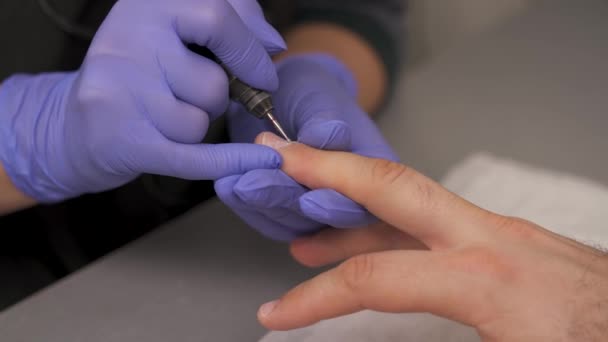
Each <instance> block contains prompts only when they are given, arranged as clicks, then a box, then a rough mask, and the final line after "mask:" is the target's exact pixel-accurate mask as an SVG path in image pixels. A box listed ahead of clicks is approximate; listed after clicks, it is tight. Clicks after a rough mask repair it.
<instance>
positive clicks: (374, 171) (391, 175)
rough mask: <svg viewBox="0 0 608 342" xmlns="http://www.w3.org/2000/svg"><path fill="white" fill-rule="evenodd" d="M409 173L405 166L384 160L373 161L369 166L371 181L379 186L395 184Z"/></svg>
mask: <svg viewBox="0 0 608 342" xmlns="http://www.w3.org/2000/svg"><path fill="white" fill-rule="evenodd" d="M410 172H411V170H410V169H409V168H408V167H407V166H405V165H402V164H399V163H395V162H392V161H390V160H386V159H375V160H374V161H373V162H372V164H371V176H372V179H374V180H376V181H377V182H379V183H381V184H386V185H392V184H395V183H396V182H397V181H399V180H401V179H402V178H404V177H407V176H408V174H409V173H410Z"/></svg>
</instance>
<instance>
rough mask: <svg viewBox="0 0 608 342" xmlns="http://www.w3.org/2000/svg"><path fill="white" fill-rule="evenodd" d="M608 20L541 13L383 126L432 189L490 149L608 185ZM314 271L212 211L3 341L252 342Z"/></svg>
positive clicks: (413, 80) (162, 232)
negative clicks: (273, 309)
mask: <svg viewBox="0 0 608 342" xmlns="http://www.w3.org/2000/svg"><path fill="white" fill-rule="evenodd" d="M606 18H608V4H606V2H604V1H601V0H586V1H570V0H554V1H542V2H541V3H539V5H538V6H537V7H535V8H534V9H532V10H530V12H528V13H526V14H524V15H522V16H521V17H519V18H516V19H514V20H513V21H511V22H510V23H509V24H508V25H506V26H504V27H502V28H500V29H499V30H497V31H495V32H492V33H490V34H487V35H485V36H484V37H480V38H479V39H476V40H475V41H473V42H471V43H469V44H467V45H466V46H460V47H458V48H456V49H454V50H452V51H450V52H449V53H446V54H445V55H443V56H441V57H439V58H437V59H436V60H435V61H433V62H432V63H430V64H429V65H427V66H426V67H425V68H423V69H421V70H412V71H409V72H408V73H406V74H405V75H404V77H403V78H402V80H401V83H400V85H399V89H398V90H397V93H396V98H395V100H394V102H393V103H392V104H391V105H390V106H389V108H388V109H387V112H386V114H385V115H384V116H383V117H382V118H381V119H380V126H381V127H382V129H383V130H384V132H385V133H386V135H387V137H388V138H389V140H390V141H391V142H392V143H393V144H394V146H396V148H397V150H398V152H399V154H400V155H401V156H402V158H403V160H404V161H405V162H407V163H408V164H410V165H412V166H414V167H416V168H418V169H419V170H421V171H424V172H425V173H427V174H429V175H430V176H432V177H435V178H439V177H441V176H442V175H443V174H444V173H445V171H446V170H447V169H448V167H449V166H450V165H452V164H453V163H455V162H457V161H459V160H461V159H462V158H463V157H464V156H466V155H467V154H468V153H471V152H473V151H479V150H485V151H489V152H492V153H495V154H498V155H500V156H503V157H512V158H515V159H518V160H522V161H527V162H531V163H533V164H535V165H540V166H544V167H549V168H553V169H558V170H565V171H570V172H573V173H576V174H579V175H583V176H587V177H589V178H592V179H595V180H597V181H600V182H604V183H606V184H608V172H606V171H605V170H606V169H607V168H606V166H608V160H607V159H606V157H605V156H606V152H605V150H606V147H607V146H608V134H606V128H608V115H607V113H606V111H607V109H608V67H607V66H606V63H607V62H606V61H608V44H606V42H607V41H608V39H607V38H608V37H607V36H608V20H606ZM82 228H83V229H86V227H82ZM313 273H314V272H313V271H310V270H306V269H304V268H302V267H299V266H297V265H296V264H295V263H294V262H293V261H291V259H290V258H289V256H288V253H287V250H286V247H285V246H282V245H280V244H275V243H272V242H269V241H266V240H264V239H262V238H261V237H259V236H257V235H256V234H255V233H253V232H252V231H251V230H249V229H248V228H246V227H245V226H244V224H242V223H241V222H240V221H239V220H238V219H237V218H236V217H235V216H234V215H232V214H231V213H230V212H229V210H228V209H226V208H225V207H224V206H223V205H221V204H220V203H218V202H211V203H207V204H205V205H203V206H201V207H199V208H197V209H196V210H193V211H192V212H190V213H188V214H187V215H184V216H183V217H182V218H180V219H178V220H176V221H175V222H172V223H171V224H169V225H167V226H166V227H163V228H161V229H159V230H158V231H157V232H155V233H152V234H150V235H149V236H147V237H145V238H143V239H141V240H139V241H137V242H135V243H134V244H132V245H130V246H128V247H126V248H124V249H122V250H119V251H117V252H116V253H114V254H112V255H110V256H108V257H106V258H104V259H103V260H101V261H99V262H97V263H95V264H93V265H91V266H90V267H88V268H86V269H85V270H83V271H81V272H78V273H77V274H75V275H73V276H71V277H69V278H67V279H65V280H63V281H61V282H59V283H58V284H56V285H55V286H52V287H51V288H48V289H46V290H44V291H42V292H40V293H38V294H36V295H35V296H33V297H31V298H29V299H27V300H25V301H24V302H22V303H20V304H18V305H16V306H15V307H13V308H11V309H9V310H8V311H6V312H4V313H2V314H0V340H2V341H45V342H65V341H90V342H96V341H99V342H101V341H104V342H112V341H148V342H156V341H254V340H256V339H257V338H259V337H260V336H261V335H262V334H263V333H264V330H263V329H262V328H261V327H260V326H258V325H257V323H256V320H255V312H256V309H257V306H258V305H259V304H261V303H263V302H264V301H266V300H269V299H273V298H274V297H276V296H277V295H279V294H281V293H282V291H284V290H286V289H288V288H289V287H290V286H292V285H294V284H296V283H297V282H298V281H300V280H302V279H305V278H306V277H309V276H311V275H312V274H313Z"/></svg>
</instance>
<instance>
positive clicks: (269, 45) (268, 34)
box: [257, 21, 287, 55]
mask: <svg viewBox="0 0 608 342" xmlns="http://www.w3.org/2000/svg"><path fill="white" fill-rule="evenodd" d="M258 27H260V29H259V30H258V34H257V37H258V39H259V40H260V41H261V42H262V45H264V47H265V48H266V50H267V51H268V52H269V53H270V54H271V55H272V54H273V53H274V52H282V51H285V50H287V42H285V39H284V38H283V36H281V34H280V33H279V31H277V30H276V29H275V28H274V27H273V26H272V25H270V24H269V23H268V22H266V21H264V23H263V24H262V25H259V26H258Z"/></svg>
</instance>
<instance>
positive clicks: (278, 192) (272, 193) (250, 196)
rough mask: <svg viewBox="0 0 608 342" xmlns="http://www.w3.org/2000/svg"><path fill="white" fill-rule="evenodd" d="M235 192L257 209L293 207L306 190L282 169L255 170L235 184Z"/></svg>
mask: <svg viewBox="0 0 608 342" xmlns="http://www.w3.org/2000/svg"><path fill="white" fill-rule="evenodd" d="M233 191H234V193H235V194H236V195H237V196H238V197H239V198H240V199H241V200H242V201H243V202H245V203H247V204H248V205H250V206H252V207H254V208H257V209H276V208H291V207H293V206H294V205H297V204H296V203H297V199H298V198H299V197H300V196H301V195H302V194H304V193H305V192H306V189H304V188H303V187H302V186H300V185H299V184H298V183H296V182H295V181H293V180H292V179H291V178H289V177H288V176H287V175H285V174H284V173H283V172H282V171H280V170H254V171H250V172H248V173H247V174H245V175H244V176H243V177H241V178H240V179H239V181H238V182H237V183H236V184H235V185H234V189H233Z"/></svg>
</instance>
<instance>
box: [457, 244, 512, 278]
mask: <svg viewBox="0 0 608 342" xmlns="http://www.w3.org/2000/svg"><path fill="white" fill-rule="evenodd" d="M449 262H450V263H451V265H450V266H454V267H456V268H458V269H460V270H461V271H464V272H467V273H481V274H486V275H489V276H491V277H492V278H496V279H500V280H503V281H510V280H512V279H513V278H514V274H515V267H514V266H513V265H512V262H510V261H509V258H508V257H507V256H504V255H503V254H502V253H501V252H499V251H498V250H496V249H493V248H491V247H489V246H479V245H477V246H470V247H466V248H463V249H461V250H459V251H457V254H456V255H455V256H454V257H453V258H451V260H450V261H449Z"/></svg>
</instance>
